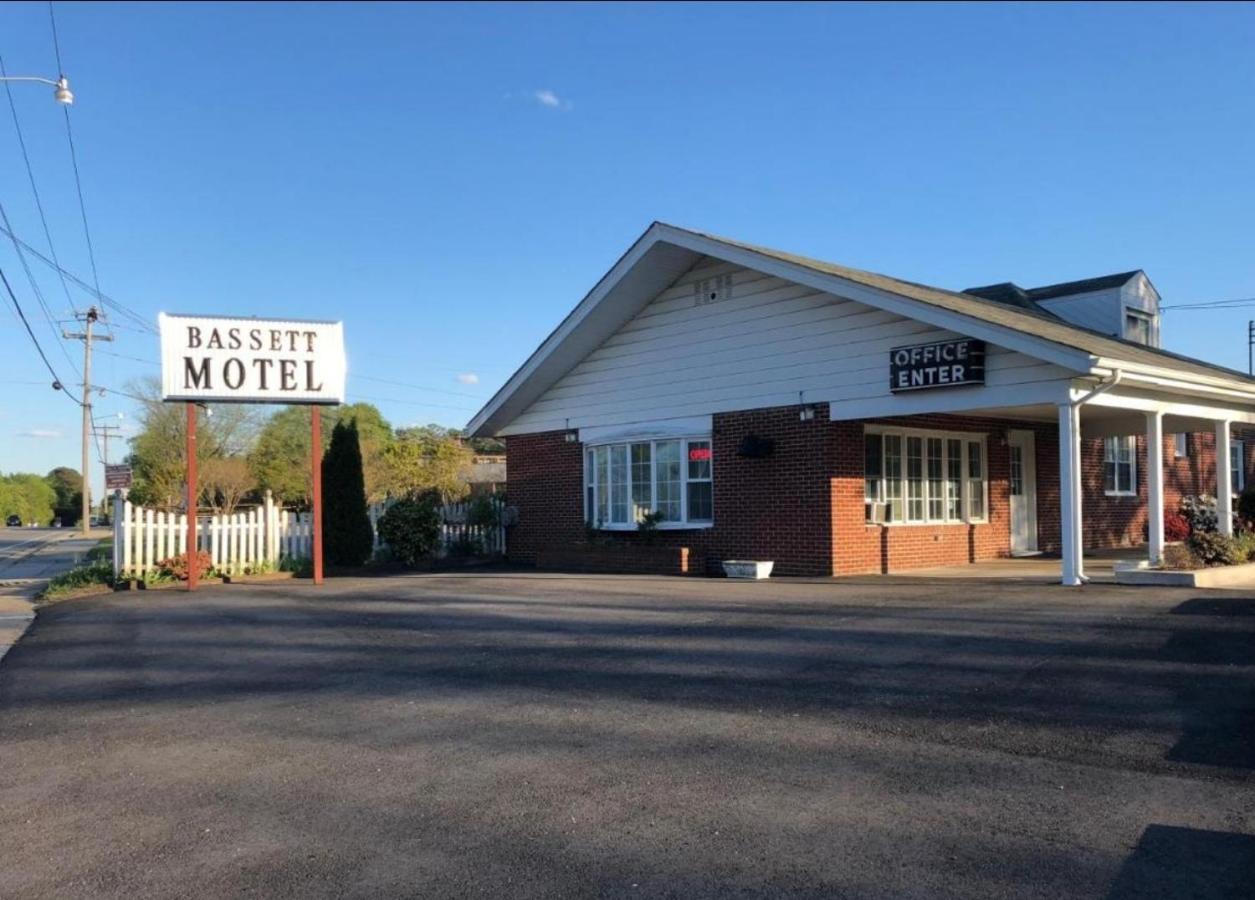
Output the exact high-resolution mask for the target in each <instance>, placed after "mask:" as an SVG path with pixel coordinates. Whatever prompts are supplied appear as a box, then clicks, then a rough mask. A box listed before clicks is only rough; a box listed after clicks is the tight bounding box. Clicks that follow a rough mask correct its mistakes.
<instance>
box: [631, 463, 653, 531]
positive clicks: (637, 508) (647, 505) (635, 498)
mask: <svg viewBox="0 0 1255 900" xmlns="http://www.w3.org/2000/svg"><path fill="white" fill-rule="evenodd" d="M650 446H651V445H649V444H633V445H632V521H633V522H639V521H640V520H641V519H642V518H643V517H644V515H645V513H647V512H649V511H650V510H652V509H653V508H654V507H653V493H654V491H653V470H652V468H651V466H650V464H649V463H650Z"/></svg>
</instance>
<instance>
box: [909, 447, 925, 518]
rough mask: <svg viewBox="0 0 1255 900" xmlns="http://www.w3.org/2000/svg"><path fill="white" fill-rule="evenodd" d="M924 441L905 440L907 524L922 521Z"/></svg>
mask: <svg viewBox="0 0 1255 900" xmlns="http://www.w3.org/2000/svg"><path fill="white" fill-rule="evenodd" d="M923 454H924V440H923V438H918V437H908V438H907V439H906V500H907V503H906V518H907V521H908V522H922V521H923V520H924V455H923Z"/></svg>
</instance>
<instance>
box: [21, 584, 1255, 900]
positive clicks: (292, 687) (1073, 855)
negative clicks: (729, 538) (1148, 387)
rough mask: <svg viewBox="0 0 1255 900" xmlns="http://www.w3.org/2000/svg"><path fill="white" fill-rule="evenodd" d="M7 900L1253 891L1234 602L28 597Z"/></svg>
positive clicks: (1155, 597)
mask: <svg viewBox="0 0 1255 900" xmlns="http://www.w3.org/2000/svg"><path fill="white" fill-rule="evenodd" d="M0 759H3V760H4V763H3V766H2V767H0V786H2V790H0V794H2V796H3V802H2V803H0V836H3V837H2V838H0V839H3V840H5V841H6V842H7V843H6V844H5V846H4V848H3V853H4V858H5V859H6V864H5V865H4V866H0V896H5V897H13V898H42V897H49V898H53V897H55V898H66V897H126V898H143V897H174V896H192V895H194V896H197V897H208V898H213V897H237V896H241V895H256V896H264V897H377V896H418V897H433V898H440V897H493V898H495V897H511V898H514V897H522V898H528V897H536V898H542V897H543V898H561V897H632V898H639V897H683V898H692V897H729V896H736V897H842V898H921V900H923V898H930V900H931V898H977V900H979V898H990V900H992V898H1101V900H1132V898H1138V900H1147V898H1180V897H1191V898H1238V897H1243V898H1249V897H1250V896H1251V895H1250V893H1249V891H1250V885H1251V884H1252V883H1255V881H1253V880H1252V879H1255V599H1251V598H1249V597H1245V596H1243V595H1241V594H1240V593H1237V594H1235V593H1224V592H1206V591H1187V590H1182V589H1154V588H1126V587H1117V586H1089V587H1086V588H1083V589H1076V590H1068V589H1065V588H1061V587H1046V586H1042V585H1000V584H990V583H983V584H972V583H961V582H954V581H951V582H947V583H944V584H942V583H937V584H907V583H888V582H876V581H871V580H869V581H867V582H865V583H860V582H838V583H833V582H822V581H816V582H813V583H807V582H804V581H786V580H778V581H777V580H773V581H769V582H765V583H762V584H754V583H730V582H726V581H714V580H705V579H691V580H690V579H681V578H672V579H664V578H645V577H636V578H628V577H625V578H608V577H593V576H583V577H577V576H565V577H563V576H545V575H539V574H530V575H516V574H500V575H486V574H481V575H461V576H452V575H427V576H413V577H402V578H375V579H358V580H349V579H333V580H332V581H330V582H329V583H328V585H327V586H326V588H325V589H321V590H320V589H315V588H313V587H312V586H310V585H308V584H287V585H267V586H257V587H245V586H226V587H217V588H208V589H205V590H203V591H201V592H200V593H198V594H194V595H189V594H187V593H185V592H182V591H163V592H149V593H136V594H113V595H107V596H104V597H100V598H92V599H88V600H79V601H69V602H65V603H61V604H57V605H55V606H53V607H50V608H47V609H46V610H44V611H41V613H40V616H39V619H38V620H37V622H36V624H35V626H34V627H33V628H32V630H31V632H30V633H29V634H28V635H27V636H26V638H24V639H23V640H22V641H21V642H20V643H19V644H18V645H17V646H16V647H15V648H14V649H13V650H12V651H11V652H10V654H9V655H8V657H7V658H6V659H5V660H4V661H3V662H2V663H0Z"/></svg>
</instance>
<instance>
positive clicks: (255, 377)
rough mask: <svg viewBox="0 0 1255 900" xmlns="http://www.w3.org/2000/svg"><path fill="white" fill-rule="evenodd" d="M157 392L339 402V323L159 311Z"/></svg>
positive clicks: (173, 396)
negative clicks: (171, 313)
mask: <svg viewBox="0 0 1255 900" xmlns="http://www.w3.org/2000/svg"><path fill="white" fill-rule="evenodd" d="M160 323H161V398H162V399H163V400H191V401H207V400H211V401H214V402H219V403H221V402H227V403H328V404H331V403H343V402H344V382H345V377H346V373H347V368H348V367H347V364H346V361H345V357H344V325H343V323H341V322H301V321H295V320H291V319H251V318H249V319H245V318H230V317H225V316H180V315H166V314H165V313H162V315H161V317H160Z"/></svg>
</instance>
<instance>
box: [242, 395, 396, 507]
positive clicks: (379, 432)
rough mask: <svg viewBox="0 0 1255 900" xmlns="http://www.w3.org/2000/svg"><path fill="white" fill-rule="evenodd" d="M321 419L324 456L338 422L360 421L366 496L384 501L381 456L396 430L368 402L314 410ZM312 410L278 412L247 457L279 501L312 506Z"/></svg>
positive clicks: (294, 408)
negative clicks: (310, 453) (310, 437)
mask: <svg viewBox="0 0 1255 900" xmlns="http://www.w3.org/2000/svg"><path fill="white" fill-rule="evenodd" d="M314 408H315V409H317V410H318V414H319V415H320V416H321V417H322V442H323V447H322V449H323V452H324V453H326V451H327V448H328V447H329V446H330V442H331V433H332V431H333V430H334V429H335V426H336V425H337V424H338V423H340V422H347V421H349V420H350V419H354V420H356V421H357V425H358V439H359V441H360V442H361V451H362V458H363V473H364V477H365V483H366V494H367V496H368V497H369V498H371V499H372V500H381V499H383V497H384V489H383V487H382V482H383V478H382V476H381V469H382V462H381V461H382V459H383V453H384V450H385V449H386V447H387V446H388V445H389V444H391V443H392V440H393V438H392V426H391V425H389V424H388V421H387V420H386V419H385V418H384V417H383V414H382V413H380V412H379V410H378V409H376V408H375V407H374V406H372V405H371V404H369V403H351V404H348V405H346V406H334V407H327V406H320V407H314ZM309 418H310V408H308V407H304V406H288V407H284V408H283V409H281V410H279V411H278V412H277V413H275V414H274V415H273V416H271V417H270V419H269V420H268V421H267V422H266V424H265V425H264V426H263V427H262V429H261V434H259V435H258V437H257V443H256V444H255V445H254V447H253V450H252V452H251V453H250V454H249V457H248V464H249V468H250V469H251V470H252V472H253V477H254V478H256V479H257V484H258V486H259V487H260V488H262V489H263V490H267V489H268V490H270V491H271V492H273V493H274V495H275V497H276V498H278V499H279V500H280V501H281V502H285V503H295V504H299V505H301V506H305V507H308V506H309V502H310V490H311V484H310V460H309V435H310V422H309Z"/></svg>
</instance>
